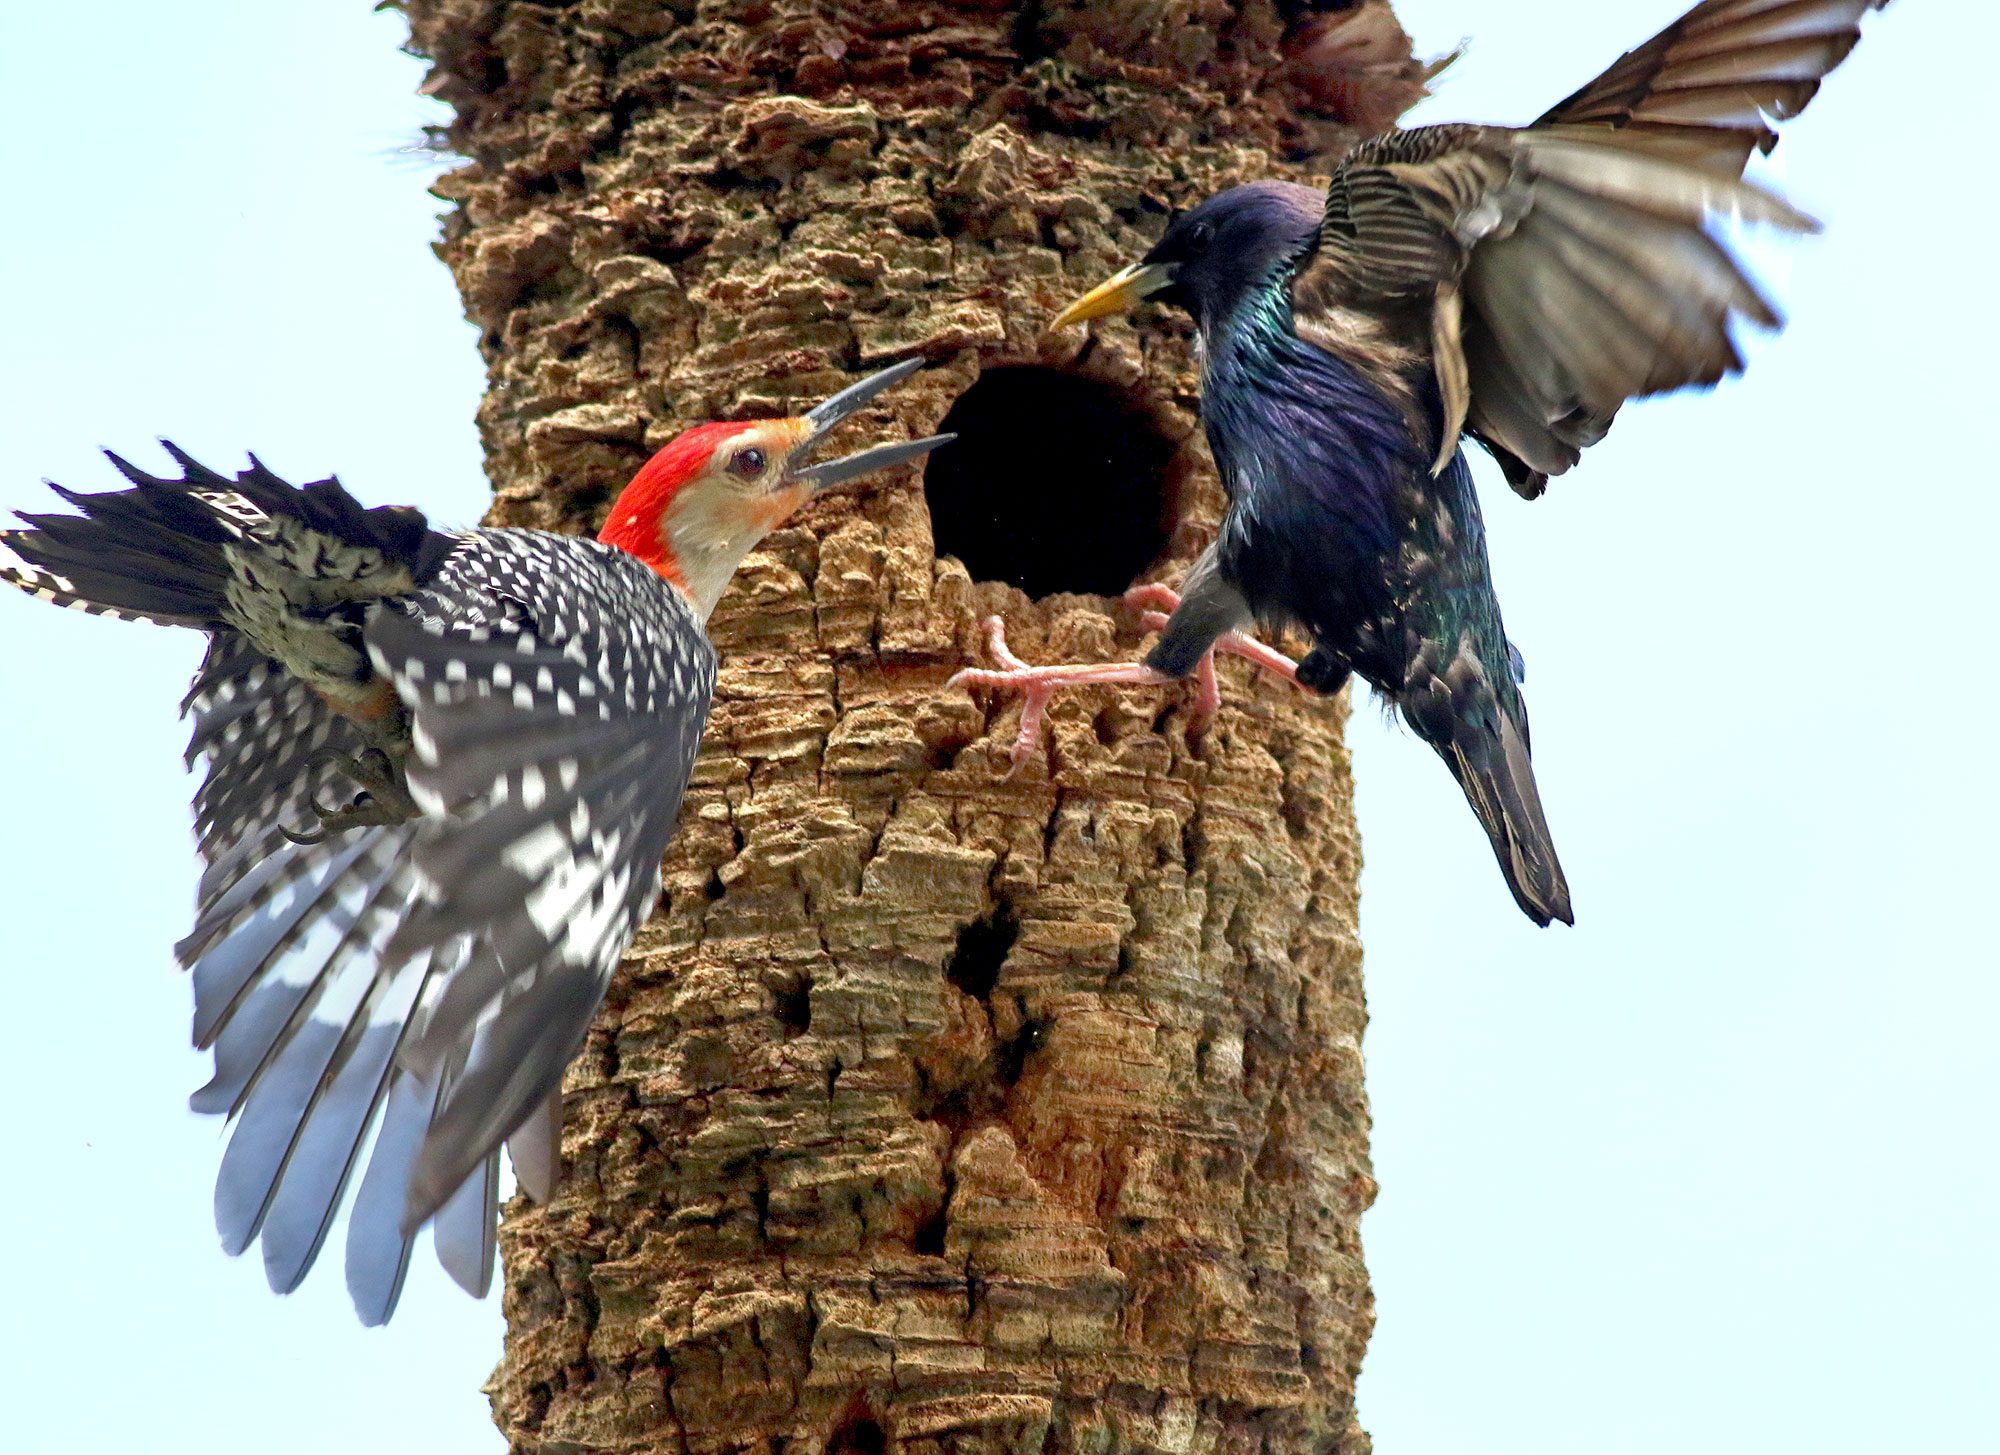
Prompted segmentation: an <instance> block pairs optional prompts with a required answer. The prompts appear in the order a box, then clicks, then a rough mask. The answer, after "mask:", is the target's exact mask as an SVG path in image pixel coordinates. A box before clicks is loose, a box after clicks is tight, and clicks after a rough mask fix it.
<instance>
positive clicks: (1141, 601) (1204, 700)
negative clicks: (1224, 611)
mask: <svg viewBox="0 0 2000 1455" xmlns="http://www.w3.org/2000/svg"><path fill="white" fill-rule="evenodd" d="M1125 604H1126V605H1127V606H1130V607H1135V608H1137V609H1138V611H1139V625H1140V627H1141V628H1142V629H1143V630H1145V631H1149V632H1156V631H1163V630H1165V629H1166V625H1167V614H1168V613H1169V612H1172V611H1174V610H1175V609H1176V608H1178V607H1179V606H1180V604H1181V595H1180V593H1179V592H1178V591H1176V590H1174V589H1173V587H1171V586H1162V585H1160V584H1159V583H1158V582H1149V583H1147V584H1146V585H1144V586H1134V587H1133V588H1132V589H1131V590H1130V591H1127V592H1126V593H1125ZM1217 652H1227V653H1229V654H1230V655H1231V656H1232V657H1241V658H1242V659H1243V660H1244V661H1246V662H1248V663H1250V664H1251V665H1252V666H1255V667H1261V668H1263V669H1264V670H1265V671H1266V672H1269V673H1270V674H1271V675H1272V676H1274V677H1282V678H1283V679H1284V680H1285V681H1287V682H1289V683H1291V684H1292V685H1293V686H1295V687H1296V686H1299V685H1301V683H1300V678H1299V664H1298V663H1296V662H1294V661H1293V660H1292V659H1291V658H1290V657H1288V656H1286V655H1285V654H1284V653H1283V652H1281V651H1278V650H1277V649H1276V648H1275V647H1267V646H1265V645H1264V644H1263V643H1262V642H1260V641H1258V640H1257V639H1256V638H1255V637H1246V636H1244V635H1243V633H1242V632H1224V633H1223V634H1222V635H1221V636H1219V637H1217V638H1216V639H1215V645H1214V646H1212V647H1210V648H1209V649H1208V651H1207V653H1205V654H1204V655H1203V657H1202V659H1201V663H1200V665H1199V666H1197V667H1196V668H1195V669H1194V676H1195V684H1196V685H1195V699H1194V711H1195V715H1196V716H1197V717H1201V718H1210V717H1214V716H1215V714H1216V711H1217V710H1218V709H1219V708H1220V707H1221V706H1222V688H1221V686H1220V685H1219V684H1218V683H1217V682H1216V680H1215V654H1216V653H1217ZM1308 660H1310V658H1308Z"/></svg>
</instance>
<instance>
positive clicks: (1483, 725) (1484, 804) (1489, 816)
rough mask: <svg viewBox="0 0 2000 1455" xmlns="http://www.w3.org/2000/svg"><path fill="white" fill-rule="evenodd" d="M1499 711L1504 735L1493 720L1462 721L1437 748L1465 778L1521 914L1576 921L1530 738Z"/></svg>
mask: <svg viewBox="0 0 2000 1455" xmlns="http://www.w3.org/2000/svg"><path fill="white" fill-rule="evenodd" d="M1492 706H1493V707H1494V708H1495V709H1496V711H1495V712H1494V713H1493V719H1494V720H1495V721H1496V722H1497V728H1498V731H1497V732H1496V731H1494V728H1493V726H1492V725H1489V723H1488V722H1486V721H1479V720H1473V721H1466V720H1463V719H1461V720H1460V721H1459V722H1458V723H1457V724H1455V725H1454V731H1453V732H1452V735H1451V737H1450V739H1449V740H1448V741H1445V742H1435V741H1434V742H1433V744H1432V746H1434V747H1435V748H1437V750H1438V754H1439V756H1440V757H1442V758H1443V759H1444V761H1445V763H1446V765H1447V766H1448V767H1450V769H1451V772H1452V776H1453V777H1455V778H1456V779H1458V786H1459V787H1460V788H1462V789H1464V790H1465V799H1466V802H1468V803H1470V804H1471V805H1472V811H1473V812H1474V813H1476V814H1478V815H1479V822H1480V823H1481V825H1483V826H1484V827H1485V829H1486V836H1487V837H1488V838H1489V839H1491V840H1492V841H1493V856H1494V858H1496V859H1498V860H1499V861H1500V872H1501V873H1502V874H1504V875H1506V876H1507V887H1508V888H1509V889H1511V890H1512V891H1513V892H1514V902H1515V903H1516V904H1518V905H1520V906H1521V912H1522V913H1523V914H1525V915H1527V916H1528V918H1529V919H1531V920H1533V921H1534V922H1535V923H1536V924H1538V925H1547V924H1548V923H1549V922H1550V921H1552V920H1561V921H1562V922H1563V923H1564V924H1566V925H1567V924H1574V923H1576V921H1575V919H1574V917H1573V916H1572V915H1571V913H1570V905H1569V882H1568V881H1567V880H1566V879H1564V878H1563V871H1562V865H1561V864H1560V863H1559V862H1557V860H1556V846H1555V841H1554V840H1553V839H1552V838H1551V837H1550V836H1549V824H1548V820H1547V819H1546V818H1544V817H1543V816H1542V796H1541V794H1540V793H1539V792H1537V791H1536V788H1535V768H1534V764H1533V763H1532V762H1530V761H1529V757H1528V742H1527V738H1526V736H1525V734H1524V733H1523V732H1522V730H1521V728H1520V727H1518V726H1517V725H1516V724H1515V722H1514V720H1513V718H1512V717H1511V716H1510V715H1509V714H1508V713H1506V712H1505V711H1504V710H1500V709H1499V704H1498V703H1493V704H1492ZM1485 717H1486V714H1484V713H1482V714H1479V715H1478V718H1480V719H1483V718H1485Z"/></svg>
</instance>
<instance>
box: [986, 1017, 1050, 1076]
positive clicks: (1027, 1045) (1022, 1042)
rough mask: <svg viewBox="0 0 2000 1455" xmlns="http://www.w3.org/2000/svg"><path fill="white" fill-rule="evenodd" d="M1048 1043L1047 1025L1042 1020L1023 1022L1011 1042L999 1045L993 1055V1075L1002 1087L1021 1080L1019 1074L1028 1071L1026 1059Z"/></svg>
mask: <svg viewBox="0 0 2000 1455" xmlns="http://www.w3.org/2000/svg"><path fill="white" fill-rule="evenodd" d="M1048 1043H1049V1023H1048V1022H1047V1021H1044V1020H1031V1021H1027V1022H1025V1023H1024V1024H1023V1025H1022V1026H1021V1029H1020V1030H1019V1031H1018V1032H1016V1033H1015V1036H1014V1038H1013V1039H1012V1040H1011V1041H1007V1042H1005V1043H1004V1044H1002V1045H1001V1047H1000V1049H999V1051H998V1052H997V1053H996V1054H995V1058H994V1059H995V1062H996V1065H995V1068H994V1069H995V1073H996V1074H997V1075H998V1077H999V1079H1000V1084H1001V1085H1002V1086H1012V1085H1013V1084H1014V1083H1015V1082H1017V1081H1019V1080H1020V1079H1021V1073H1022V1072H1023V1071H1025V1070H1027V1069H1028V1058H1029V1057H1030V1056H1032V1055H1034V1054H1035V1052H1037V1051H1039V1050H1041V1049H1042V1047H1044V1046H1046V1045H1047V1044H1048Z"/></svg>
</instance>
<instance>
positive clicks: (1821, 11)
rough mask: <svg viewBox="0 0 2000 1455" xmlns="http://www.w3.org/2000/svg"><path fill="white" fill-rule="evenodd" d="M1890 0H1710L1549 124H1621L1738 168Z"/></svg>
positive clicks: (1555, 112) (1568, 103)
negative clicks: (1873, 12)
mask: <svg viewBox="0 0 2000 1455" xmlns="http://www.w3.org/2000/svg"><path fill="white" fill-rule="evenodd" d="M1887 3H1888V0H1703V3H1702V4H1699V5H1697V6H1695V7H1694V9H1692V10H1690V11H1689V12H1688V13H1687V14H1686V15H1683V16H1682V17H1681V18H1680V19H1679V20H1676V21H1675V22H1674V23H1673V24H1671V25H1669V26H1668V27H1667V28H1666V29H1665V30H1663V31H1661V32H1660V33H1659V34H1658V35H1656V36H1654V37H1653V38H1652V39H1651V40H1649V41H1647V42H1646V43H1645V44H1644V45H1642V46H1639V47H1638V48H1637V49H1635V50H1631V51H1628V52H1626V54H1624V55H1623V56H1621V57H1619V59H1618V61H1617V62H1616V63H1615V64H1614V65H1612V66H1611V67H1610V69H1608V70H1606V71H1605V73H1604V74H1603V75H1601V76H1599V77H1598V78H1597V79H1596V80H1594V81H1592V82H1591V83H1590V84H1589V85H1587V86H1585V87H1583V88H1582V89H1581V90H1579V91H1577V92H1576V93H1575V94H1574V95H1572V96H1570V97H1568V98H1567V99H1565V100H1564V101H1562V102H1560V103H1559V104H1557V105H1556V106H1553V107H1551V108H1550V109H1549V111H1548V112H1547V114H1545V115H1544V116H1542V117H1541V118H1540V120H1539V121H1538V122H1537V123H1536V124H1537V125H1541V126H1548V125H1562V126H1597V127H1614V128H1617V129H1618V130H1619V131H1621V132H1623V133H1624V134H1625V139H1626V140H1627V142H1628V143H1629V144H1632V145H1637V146H1643V147H1646V148H1648V149H1650V150H1653V151H1655V152H1657V153H1658V154H1659V155H1663V156H1669V157H1673V158H1676V159H1678V160H1681V161H1685V162H1688V163H1690V164H1692V165H1696V166H1700V167H1703V168H1706V169H1707V170H1709V171H1712V172H1716V173H1719V174H1721V175H1724V176H1729V177H1739V176H1741V175H1742V174H1743V166H1744V164H1745V163H1746V162H1747V161H1748V160H1749V158H1750V154H1751V153H1752V152H1753V151H1765V152H1768V151H1769V150H1770V149H1771V148H1772V147H1773V146H1775V145H1776V144H1777V140H1778V135H1777V133H1776V132H1775V131H1773V130H1772V129H1771V126H1770V123H1771V122H1772V121H1784V120H1787V119H1789V118H1791V117H1794V116H1797V115H1798V114H1799V113H1800V112H1801V111H1803V110H1805V107H1806V103H1807V102H1809V101H1811V100H1812V98H1813V96H1814V95H1815V94H1816V93H1817V92H1818V91H1819V84H1820V81H1821V79H1822V78H1824V77H1825V75H1826V74H1827V72H1829V71H1831V70H1832V69H1833V68H1834V67H1835V66H1837V65H1839V64H1840V63H1841V62H1842V61H1843V60H1845V59H1846V58H1847V53H1848V52H1849V51H1851V50H1853V49H1854V45H1855V42H1856V41H1858V40H1859V39H1860V38H1861V31H1860V23H1861V17H1862V16H1863V15H1864V14H1866V13H1867V12H1868V11H1870V10H1879V9H1881V8H1882V6H1884V5H1886V4H1887Z"/></svg>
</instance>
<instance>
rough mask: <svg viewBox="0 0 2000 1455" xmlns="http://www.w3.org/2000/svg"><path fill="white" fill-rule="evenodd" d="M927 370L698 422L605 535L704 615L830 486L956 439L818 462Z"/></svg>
mask: <svg viewBox="0 0 2000 1455" xmlns="http://www.w3.org/2000/svg"><path fill="white" fill-rule="evenodd" d="M921 367H922V361H921V360H918V359H909V360H906V361H904V362H903V363H900V364H897V365H895V366H894V367H892V368H888V369H884V370H882V372H880V373H879V374H871V375H870V376H869V377H868V378H866V379H863V380H862V381H861V382H860V383H859V384H853V385H849V386H848V387H847V388H845V389H843V390H841V391H840V392H839V393H838V394H836V395H834V396H833V397H832V398H831V399H829V400H827V401H826V402H825V403H824V404H821V405H819V406H818V407H816V408H814V409H812V410H809V411H807V412H806V413H805V414H802V415H799V416H797V417H796V418H793V419H766V420H753V421H747V422H744V423H737V424H700V425H696V426H695V427H694V428H693V429H689V430H684V431H682V432H681V433H680V434H678V435H676V436H675V437H674V439H673V440H672V441H671V442H670V443H669V444H668V445H667V446H666V448H664V449H662V450H661V451H660V452H659V453H658V454H656V455H654V456H653V458H652V459H650V460H648V461H647V462H646V463H645V464H644V465H643V466H641V467H640V470H639V473H638V474H637V475H634V476H633V477H632V483H631V484H629V485H627V486H626V487H625V489H624V490H623V492H621V493H620V495H619V496H618V499H617V501H616V502H615V503H614V504H613V505H612V507H611V518H610V519H609V520H607V521H606V522H605V523H604V529H603V530H602V531H600V532H599V533H598V537H597V538H598V539H599V540H601V541H603V542H605V543H606V544H608V545H614V546H618V547H621V548H622V549H624V550H627V551H630V552H631V553H632V554H633V555H635V556H637V557H639V558H640V559H641V560H642V561H644V562H645V563H646V564H647V565H649V566H651V567H652V568H653V569H654V570H655V571H658V572H659V573H660V574H661V575H662V576H664V577H666V578H667V580H669V581H671V582H673V584H674V585H676V586H678V587H680V588H681V590H683V591H685V592H686V593H687V594H688V596H689V597H691V598H692V599H693V601H694V603H695V606H696V608H697V609H698V610H699V611H700V612H701V614H702V616H703V617H704V618H706V617H707V615H708V614H709V612H711V611H713V610H714V609H715V602H716V598H718V597H719V596H721V595H722V591H723V588H724V587H725V586H727V585H728V584H729V578H730V577H731V576H733V575H735V574H736V568H737V566H738V565H740V564H741V563H742V560H743V558H744V557H745V556H746V555H748V554H749V553H750V551H751V550H752V549H753V548H754V547H755V546H756V545H757V543H758V542H759V541H761V540H763V539H764V537H765V536H767V535H769V534H770V533H771V531H772V530H774V529H776V528H777V527H778V526H779V525H780V524H782V523H783V522H784V521H785V520H786V519H787V518H789V517H790V516H791V514H792V512H793V511H795V510H797V509H798V508H799V507H800V506H801V505H803V504H805V502H806V501H808V500H810V499H812V497H813V496H815V495H817V494H819V493H820V492H821V491H822V490H826V489H830V488H831V487H833V486H835V485H840V484H845V483H846V482H847V481H850V480H856V479H859V478H860V477H861V476H863V475H867V474H871V473H873V472H874V471H876V470H886V469H888V468H889V467H890V466H892V465H901V464H906V463H907V462H909V461H911V460H915V459H918V458H920V457H922V456H923V455H926V454H928V453H929V452H930V451H932V450H934V449H936V448H937V447H938V446H939V445H941V444H943V443H945V441H947V440H949V439H950V438H951V436H950V435H931V436H929V437H928V438H926V439H919V440H907V441H904V442H903V443H900V444H893V445H877V446H876V447H875V448H873V449H869V450H862V451H861V452H860V453H858V454H853V455H847V456H844V457H843V458H841V459H837V460H828V461H826V462H824V463H823V464H813V463H812V456H813V452H814V451H815V450H816V449H817V448H818V446H819V445H820V443H821V442H822V441H823V440H824V439H825V438H826V436H827V435H828V434H830V433H831V432H832V431H833V428H834V426H835V425H837V424H839V423H840V422H841V421H842V420H844V419H846V418H847V417H848V416H849V415H850V414H853V413H854V412H855V411H856V410H858V409H860V408H861V407H862V406H863V405H864V404H866V403H867V402H868V401H869V400H871V399H873V398H874V397H875V396H876V395H877V394H880V393H881V392H882V391H883V390H884V389H887V388H888V387H889V386H890V385H891V384H896V383H899V382H901V381H902V380H904V379H907V378H908V377H909V376H910V375H912V374H914V373H915V372H916V371H917V370H918V369H919V368H921Z"/></svg>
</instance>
